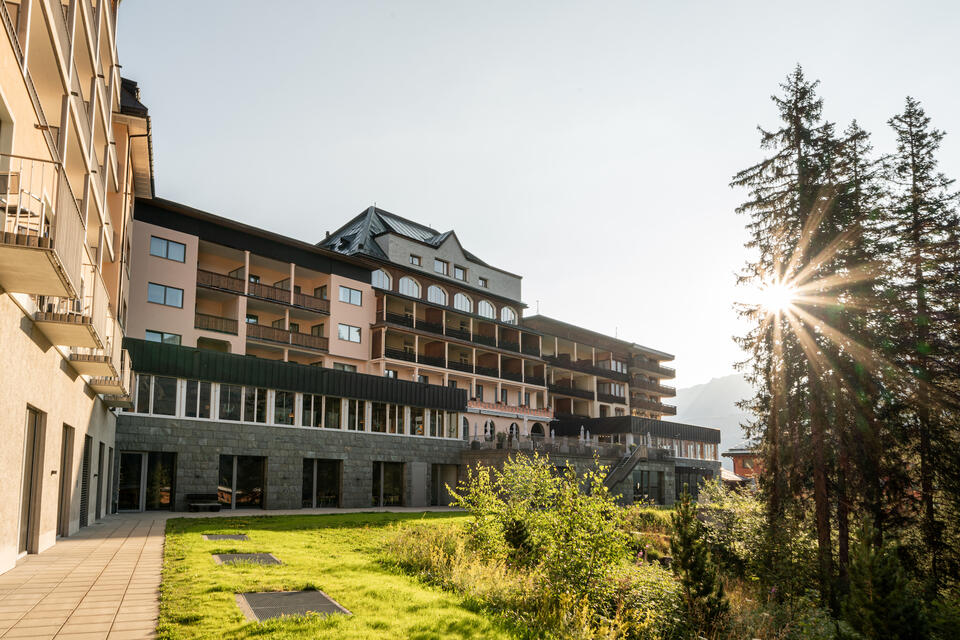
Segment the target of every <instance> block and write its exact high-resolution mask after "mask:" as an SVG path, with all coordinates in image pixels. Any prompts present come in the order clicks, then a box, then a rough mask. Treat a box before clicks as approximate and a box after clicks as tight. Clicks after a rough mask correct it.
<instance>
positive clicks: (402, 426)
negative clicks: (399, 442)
mask: <svg viewBox="0 0 960 640" xmlns="http://www.w3.org/2000/svg"><path fill="white" fill-rule="evenodd" d="M387 412H388V413H389V414H390V427H389V431H390V433H406V432H407V423H406V413H405V412H404V410H403V407H402V406H400V405H398V404H390V405H387Z"/></svg>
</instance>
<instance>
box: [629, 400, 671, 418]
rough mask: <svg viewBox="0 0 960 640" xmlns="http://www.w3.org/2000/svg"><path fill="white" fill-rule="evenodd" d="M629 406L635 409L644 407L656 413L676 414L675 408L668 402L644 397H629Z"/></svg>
mask: <svg viewBox="0 0 960 640" xmlns="http://www.w3.org/2000/svg"><path fill="white" fill-rule="evenodd" d="M630 406H631V407H633V408H635V409H646V410H648V411H654V412H657V413H664V414H667V415H671V416H675V415H677V408H676V407H674V406H671V405H669V404H663V403H661V402H655V401H653V400H646V399H644V398H637V397H634V398H631V399H630Z"/></svg>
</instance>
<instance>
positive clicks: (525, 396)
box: [523, 392, 530, 407]
mask: <svg viewBox="0 0 960 640" xmlns="http://www.w3.org/2000/svg"><path fill="white" fill-rule="evenodd" d="M523 406H525V407H529V406H530V394H529V393H527V392H525V393H524V394H523Z"/></svg>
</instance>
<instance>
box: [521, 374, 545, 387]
mask: <svg viewBox="0 0 960 640" xmlns="http://www.w3.org/2000/svg"><path fill="white" fill-rule="evenodd" d="M524 382H526V383H527V384H529V385H533V386H535V387H545V386H546V385H547V380H546V378H543V377H541V376H524Z"/></svg>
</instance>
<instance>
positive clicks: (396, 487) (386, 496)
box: [371, 462, 403, 507]
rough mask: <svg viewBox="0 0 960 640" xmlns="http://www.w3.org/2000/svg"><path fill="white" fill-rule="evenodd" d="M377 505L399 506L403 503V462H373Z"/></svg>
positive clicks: (374, 503)
mask: <svg viewBox="0 0 960 640" xmlns="http://www.w3.org/2000/svg"><path fill="white" fill-rule="evenodd" d="M371 504H372V505H373V506H375V507H398V506H401V505H402V504H403V463H402V462H374V463H373V495H372V501H371Z"/></svg>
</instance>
